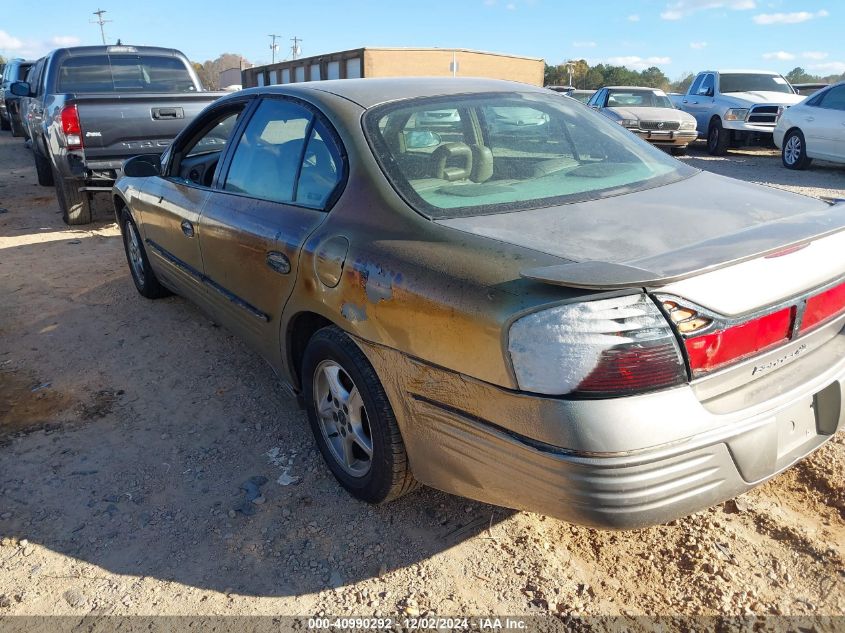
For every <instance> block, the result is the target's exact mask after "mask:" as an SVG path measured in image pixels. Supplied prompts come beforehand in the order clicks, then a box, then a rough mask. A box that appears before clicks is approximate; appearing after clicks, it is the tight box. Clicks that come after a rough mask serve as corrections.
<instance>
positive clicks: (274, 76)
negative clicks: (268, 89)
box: [270, 70, 279, 86]
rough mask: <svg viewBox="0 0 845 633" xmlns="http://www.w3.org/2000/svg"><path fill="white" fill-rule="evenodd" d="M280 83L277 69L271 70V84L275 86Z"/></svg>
mask: <svg viewBox="0 0 845 633" xmlns="http://www.w3.org/2000/svg"><path fill="white" fill-rule="evenodd" d="M277 83H279V79H278V75H277V74H276V71H275V70H271V71H270V85H271V86H273V85H275V84H277Z"/></svg>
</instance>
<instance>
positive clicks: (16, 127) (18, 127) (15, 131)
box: [9, 115, 23, 136]
mask: <svg viewBox="0 0 845 633" xmlns="http://www.w3.org/2000/svg"><path fill="white" fill-rule="evenodd" d="M9 127H10V128H12V136H23V125H22V124H21V123H19V122H18V119H17V118H16V117H15V116H14V115H10V116H9Z"/></svg>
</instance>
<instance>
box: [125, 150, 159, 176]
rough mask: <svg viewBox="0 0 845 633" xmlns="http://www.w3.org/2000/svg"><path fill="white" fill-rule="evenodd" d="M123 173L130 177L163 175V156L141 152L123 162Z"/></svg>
mask: <svg viewBox="0 0 845 633" xmlns="http://www.w3.org/2000/svg"><path fill="white" fill-rule="evenodd" d="M123 175H124V176H128V177H129V178H147V177H149V176H160V175H161V156H159V155H158V154H141V155H139V156H133V157H132V158H128V159H126V160H125V161H124V162H123Z"/></svg>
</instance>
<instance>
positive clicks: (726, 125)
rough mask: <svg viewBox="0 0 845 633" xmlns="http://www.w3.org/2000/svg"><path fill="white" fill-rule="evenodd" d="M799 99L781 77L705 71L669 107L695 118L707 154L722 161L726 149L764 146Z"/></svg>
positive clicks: (747, 72) (776, 74) (732, 71)
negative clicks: (779, 118)
mask: <svg viewBox="0 0 845 633" xmlns="http://www.w3.org/2000/svg"><path fill="white" fill-rule="evenodd" d="M803 98H804V97H802V96H801V95H798V94H795V91H794V90H793V89H792V86H790V85H789V82H788V81H787V80H786V79H784V78H783V77H782V76H781V75H779V74H778V73H775V72H769V71H765V70H721V71H719V70H706V71H704V72H701V73H698V75H697V76H696V78H695V79H694V80H693V82H692V84H691V85H690V87H689V90H688V91H687V93H686V94H685V95H683V96H681V97H673V98H672V99H673V102H674V105H675V106H677V107H678V108H679V109H681V110H683V111H684V112H689V113H690V114H691V115H693V116H694V117H695V120H696V124H697V128H698V136H699V137H702V138H705V139H707V151H708V152H709V153H710V154H712V155H714V156H723V155H724V154H725V153H726V152H727V151H728V149H729V148H731V147H740V146H742V145H753V144H770V143H771V142H772V131H773V130H774V128H775V124H776V123H777V118H778V116H779V115H780V113H781V112H783V110H784V109H786V108H788V107H789V106H792V105H795V104H796V103H798V102H799V101H801V100H802V99H803Z"/></svg>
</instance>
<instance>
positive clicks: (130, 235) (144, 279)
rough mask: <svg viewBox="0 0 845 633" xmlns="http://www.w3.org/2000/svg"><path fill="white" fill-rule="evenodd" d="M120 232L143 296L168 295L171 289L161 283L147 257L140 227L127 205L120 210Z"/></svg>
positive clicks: (131, 272)
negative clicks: (136, 224) (139, 230)
mask: <svg viewBox="0 0 845 633" xmlns="http://www.w3.org/2000/svg"><path fill="white" fill-rule="evenodd" d="M119 217H120V233H121V235H122V236H123V251H124V252H125V253H126V263H127V264H129V274H130V275H131V276H132V282H133V283H134V284H135V288H136V289H137V290H138V293H139V294H140V295H141V296H142V297H146V298H147V299H160V298H161V297H166V296H168V295H169V294H171V293H170V291H169V290H168V289H167V288H165V287H164V286H162V285H161V283H160V282H159V280H158V277H156V275H155V273H154V272H153V269H152V267H151V266H150V260H149V259H147V252H146V251H145V250H144V245H143V244H142V243H141V234H140V233H139V232H138V227H137V226H135V222H134V221H133V220H132V216H131V215H129V211H128V210H127V209H126V207H123V209H121V211H120V216H119Z"/></svg>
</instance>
